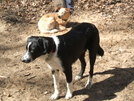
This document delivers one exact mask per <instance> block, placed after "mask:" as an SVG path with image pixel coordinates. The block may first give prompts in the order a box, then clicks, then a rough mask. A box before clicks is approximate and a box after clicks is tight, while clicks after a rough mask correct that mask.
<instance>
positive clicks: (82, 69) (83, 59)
mask: <svg viewBox="0 0 134 101" xmlns="http://www.w3.org/2000/svg"><path fill="white" fill-rule="evenodd" d="M84 56H85V52H83V53H82V55H81V56H80V57H79V60H80V62H81V71H80V73H79V74H78V75H77V76H76V77H75V80H80V79H81V78H82V76H83V73H84V72H85V68H86V62H85V58H84Z"/></svg>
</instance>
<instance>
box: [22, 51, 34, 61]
mask: <svg viewBox="0 0 134 101" xmlns="http://www.w3.org/2000/svg"><path fill="white" fill-rule="evenodd" d="M21 61H22V62H25V63H29V62H31V61H32V58H31V57H30V56H29V54H28V52H26V54H25V55H24V56H23V57H22V58H21Z"/></svg>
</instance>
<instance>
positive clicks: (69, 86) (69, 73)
mask: <svg viewBox="0 0 134 101" xmlns="http://www.w3.org/2000/svg"><path fill="white" fill-rule="evenodd" d="M65 76H66V81H67V93H66V96H65V99H70V98H72V85H73V83H72V70H67V71H65Z"/></svg>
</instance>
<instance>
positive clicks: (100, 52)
mask: <svg viewBox="0 0 134 101" xmlns="http://www.w3.org/2000/svg"><path fill="white" fill-rule="evenodd" d="M97 54H98V55H100V56H103V55H104V50H103V49H102V48H101V47H100V46H99V48H98V52H97Z"/></svg>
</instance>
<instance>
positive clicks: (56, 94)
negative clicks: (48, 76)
mask: <svg viewBox="0 0 134 101" xmlns="http://www.w3.org/2000/svg"><path fill="white" fill-rule="evenodd" d="M52 76H53V81H54V94H53V95H52V96H51V97H50V99H52V100H55V99H57V98H58V97H59V71H58V70H53V71H52Z"/></svg>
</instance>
